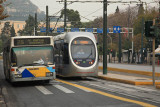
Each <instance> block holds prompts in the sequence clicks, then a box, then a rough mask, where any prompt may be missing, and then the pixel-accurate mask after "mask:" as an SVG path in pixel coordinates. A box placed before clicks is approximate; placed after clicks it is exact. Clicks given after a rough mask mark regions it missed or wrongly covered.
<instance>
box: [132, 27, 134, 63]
mask: <svg viewBox="0 0 160 107" xmlns="http://www.w3.org/2000/svg"><path fill="white" fill-rule="evenodd" d="M133 46H134V44H133V28H132V63H133V60H134V50H133V49H134V47H133Z"/></svg>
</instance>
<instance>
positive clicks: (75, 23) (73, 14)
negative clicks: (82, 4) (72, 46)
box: [60, 9, 81, 28]
mask: <svg viewBox="0 0 160 107" xmlns="http://www.w3.org/2000/svg"><path fill="white" fill-rule="evenodd" d="M63 16H64V10H62V12H61V15H60V17H61V18H62V17H63ZM66 17H67V19H68V22H71V27H75V28H76V27H77V28H78V27H81V22H80V20H81V19H80V14H79V12H78V11H74V10H73V9H66Z"/></svg>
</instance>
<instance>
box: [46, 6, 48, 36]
mask: <svg viewBox="0 0 160 107" xmlns="http://www.w3.org/2000/svg"><path fill="white" fill-rule="evenodd" d="M46 36H48V6H46Z"/></svg>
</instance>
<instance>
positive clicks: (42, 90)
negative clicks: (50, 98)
mask: <svg viewBox="0 0 160 107" xmlns="http://www.w3.org/2000/svg"><path fill="white" fill-rule="evenodd" d="M35 87H36V88H37V89H38V90H39V91H41V92H42V93H43V94H45V95H49V94H53V93H52V92H51V91H49V90H48V89H46V88H45V87H43V86H35Z"/></svg>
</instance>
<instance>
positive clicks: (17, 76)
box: [14, 74, 22, 78]
mask: <svg viewBox="0 0 160 107" xmlns="http://www.w3.org/2000/svg"><path fill="white" fill-rule="evenodd" d="M14 77H15V78H22V74H15V76H14Z"/></svg>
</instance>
